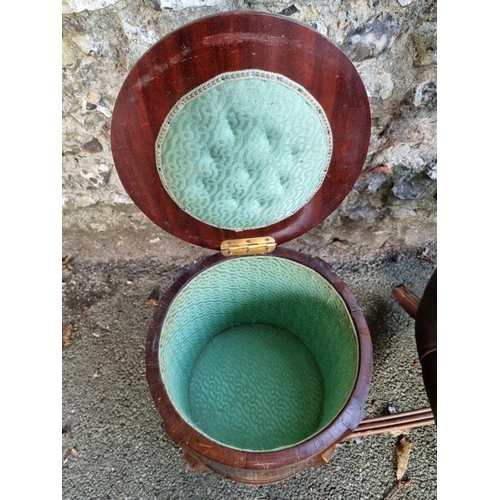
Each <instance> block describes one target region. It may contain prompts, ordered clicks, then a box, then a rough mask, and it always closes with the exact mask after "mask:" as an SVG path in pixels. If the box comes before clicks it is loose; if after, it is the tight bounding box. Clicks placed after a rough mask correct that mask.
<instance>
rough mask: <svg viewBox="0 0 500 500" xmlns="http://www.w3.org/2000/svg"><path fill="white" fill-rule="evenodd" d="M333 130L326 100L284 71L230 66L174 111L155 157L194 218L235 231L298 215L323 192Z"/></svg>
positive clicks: (179, 201)
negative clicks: (324, 106)
mask: <svg viewBox="0 0 500 500" xmlns="http://www.w3.org/2000/svg"><path fill="white" fill-rule="evenodd" d="M331 137H332V134H331V130H330V126H329V122H328V119H327V118H326V115H325V113H324V111H323V109H322V108H321V106H320V104H319V103H318V102H317V101H316V100H315V99H314V98H313V97H312V96H311V95H310V94H309V93H308V92H307V91H306V90H305V89H304V88H303V87H301V86H300V85H298V84H297V83H295V82H293V81H292V80H290V79H288V78H286V77H285V76H283V75H278V74H275V73H269V72H266V71H260V70H244V71H237V72H231V73H224V74H221V75H219V76H217V77H216V78H214V79H212V80H209V81H208V82H206V83H204V84H203V85H202V86H200V87H197V88H196V89H194V90H192V91H191V92H189V93H188V94H186V95H185V96H184V97H183V98H182V100H181V101H179V102H178V103H177V104H176V105H175V106H174V107H173V109H172V110H171V112H170V113H169V114H168V116H167V118H166V119H165V122H164V123H163V126H162V128H161V130H160V133H159V135H158V138H157V142H156V162H157V166H158V172H159V174H160V178H161V180H162V183H163V185H164V187H165V189H166V190H167V192H168V193H169V195H170V196H171V198H172V199H173V200H174V201H175V202H176V203H177V205H179V206H180V207H181V208H182V209H183V210H184V211H185V212H187V213H189V214H190V215H192V216H193V217H194V218H196V219H198V220H200V221H202V222H205V223H207V224H210V225H212V226H216V227H219V228H223V229H231V230H235V231H239V230H243V229H255V228H261V227H266V226H269V225H271V224H274V223H276V222H279V221H281V220H284V219H286V218H287V217H289V216H291V215H293V214H294V213H295V212H297V211H298V210H299V209H300V208H302V207H303V206H304V205H305V204H306V203H307V202H308V201H309V200H310V199H311V198H312V197H313V196H314V194H315V193H316V192H317V191H318V189H319V188H320V186H321V184H322V182H323V179H324V177H325V175H326V172H327V170H328V167H329V163H330V158H331V150H332V138H331Z"/></svg>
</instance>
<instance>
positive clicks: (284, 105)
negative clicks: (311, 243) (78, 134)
mask: <svg viewBox="0 0 500 500" xmlns="http://www.w3.org/2000/svg"><path fill="white" fill-rule="evenodd" d="M369 139H370V109H369V104H368V99H367V96H366V91H365V88H364V86H363V83H362V81H361V78H360V77H359V75H358V73H357V71H356V69H355V68H354V66H353V65H352V63H351V62H350V61H349V59H348V58H347V57H346V56H345V55H344V54H342V52H341V51H340V50H339V49H338V48H337V47H335V46H334V45H333V44H332V43H331V42H330V41H329V40H328V39H327V38H325V37H324V36H322V35H321V34H319V33H318V32H316V31H314V30H312V29H310V28H308V27H306V26H304V25H303V24H300V23H298V22H296V21H293V20H290V19H288V18H285V17H281V16H277V15H269V14H264V13H258V12H229V13H223V14H217V15H215V16H209V17H205V18H202V19H200V20H198V21H195V22H193V23H191V24H188V25H186V26H184V27H182V28H180V29H178V30H176V31H174V32H172V33H170V34H169V35H167V36H166V37H165V38H163V39H162V40H160V41H159V42H158V43H157V44H156V45H154V46H153V47H152V48H151V49H149V50H148V51H147V52H146V53H145V54H144V55H143V56H142V57H141V58H140V59H139V61H138V62H137V63H136V65H135V66H134V67H133V68H132V70H131V71H130V73H129V75H128V76H127V78H126V80H125V82H124V84H123V86H122V88H121V90H120V93H119V95H118V98H117V100H116V104H115V108H114V112H113V119H112V127H111V145H112V150H113V157H114V161H115V165H116V169H117V172H118V175H119V177H120V180H121V181H122V183H123V185H124V187H125V189H126V191H127V192H128V194H129V195H130V197H131V198H132V200H133V201H134V202H135V204H136V205H137V206H138V207H139V208H140V209H141V210H142V211H143V212H144V213H145V214H146V215H147V216H148V217H149V218H150V219H151V220H152V221H153V222H154V223H156V224H157V225H158V226H160V227H161V228H162V229H164V230H165V231H168V232H169V233H171V234H173V235H174V236H177V237H178V238H181V239H183V240H185V241H187V242H189V243H193V244H196V245H200V246H203V247H207V248H213V249H219V248H220V244H221V242H222V241H224V240H230V239H235V238H254V237H262V236H271V237H273V238H274V239H275V240H276V242H277V243H278V244H279V243H283V242H286V241H289V240H291V239H293V238H296V237H298V236H300V235H301V234H303V233H305V232H307V231H309V230H310V229H312V228H313V227H314V226H316V225H317V224H319V223H320V222H321V221H322V220H324V219H325V218H326V217H328V215H330V214H331V213H332V212H333V211H334V210H335V209H336V208H337V207H338V206H339V205H340V203H341V202H342V201H343V199H344V198H345V197H346V196H347V194H348V193H349V191H350V190H351V188H352V186H353V185H354V183H355V181H356V179H357V177H358V176H359V174H360V172H361V169H362V167H363V164H364V161H365V158H366V153H367V149H368V143H369Z"/></svg>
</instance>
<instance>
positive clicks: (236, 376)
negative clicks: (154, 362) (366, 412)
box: [159, 256, 359, 451]
mask: <svg viewBox="0 0 500 500" xmlns="http://www.w3.org/2000/svg"><path fill="white" fill-rule="evenodd" d="M159 364H160V371H161V375H162V380H163V383H164V384H165V388H166V390H167V393H168V395H169V398H170V400H171V401H172V404H173V405H174V407H175V408H176V410H177V411H178V413H179V414H180V415H181V416H182V418H183V419H184V420H185V421H186V422H188V423H189V424H190V425H191V426H192V427H193V428H195V429H196V430H198V432H200V433H202V434H203V435H205V436H207V437H208V438H210V439H211V440H213V441H216V442H218V443H220V444H222V445H225V446H228V447H232V448H235V449H239V450H245V451H271V450H279V449H284V448H287V447H290V446H295V445H296V444H298V443H300V442H303V441H305V440H307V439H309V438H311V437H312V436H314V435H315V434H317V433H318V432H320V431H321V430H322V429H324V428H325V427H326V426H327V425H328V424H330V423H331V422H332V421H333V420H334V419H335V417H336V416H337V415H338V414H339V413H340V411H341V410H342V408H343V407H344V405H345V404H346V403H347V401H348V400H349V398H350V396H351V393H352V390H353V387H354V385H355V382H356V378H357V373H358V365H359V348H358V337H357V333H356V329H355V327H354V324H353V322H352V319H351V316H350V314H349V312H348V309H347V307H346V305H345V303H344V301H343V299H342V297H341V296H340V295H339V294H338V292H337V291H336V290H335V288H334V287H333V286H332V285H331V284H330V283H328V281H326V280H325V279H324V278H323V277H322V276H321V275H319V274H318V273H316V272H315V271H313V270H312V269H310V268H308V267H306V266H304V265H302V264H299V263H296V262H294V261H291V260H288V259H283V258H279V257H273V256H253V257H243V258H237V259H228V260H225V261H222V262H220V263H218V264H216V265H214V266H212V267H209V268H207V269H205V270H204V271H202V272H201V273H199V274H198V275H196V276H195V277H194V278H192V279H191V280H190V281H189V282H188V283H187V284H186V285H185V286H184V287H183V288H182V289H181V290H180V292H179V293H178V294H177V295H176V297H175V298H174V299H173V301H172V303H171V304H170V307H169V310H168V313H167V316H166V318H165V321H164V324H163V327H162V333H161V337H160V345H159Z"/></svg>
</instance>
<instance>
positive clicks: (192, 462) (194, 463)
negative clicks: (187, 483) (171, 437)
mask: <svg viewBox="0 0 500 500" xmlns="http://www.w3.org/2000/svg"><path fill="white" fill-rule="evenodd" d="M182 458H183V459H184V460H185V461H186V462H187V463H188V465H189V466H190V467H191V469H193V470H194V471H196V472H208V471H209V470H210V469H209V468H208V467H206V466H205V465H204V464H202V463H201V462H200V461H199V460H197V459H196V458H194V457H193V455H190V454H189V453H188V452H187V451H186V450H183V451H182Z"/></svg>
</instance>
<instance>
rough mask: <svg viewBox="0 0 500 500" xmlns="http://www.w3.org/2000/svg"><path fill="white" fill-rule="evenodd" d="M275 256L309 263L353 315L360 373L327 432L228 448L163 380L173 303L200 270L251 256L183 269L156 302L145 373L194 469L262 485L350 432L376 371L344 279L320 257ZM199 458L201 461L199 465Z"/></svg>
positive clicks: (282, 252) (279, 252)
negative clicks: (272, 445) (197, 422)
mask: <svg viewBox="0 0 500 500" xmlns="http://www.w3.org/2000/svg"><path fill="white" fill-rule="evenodd" d="M273 255H274V256H276V257H279V258H284V259H289V260H293V261H295V262H298V263H301V264H303V265H306V266H308V267H310V268H311V269H313V270H315V271H316V272H318V273H319V274H320V275H321V276H322V277H323V278H324V279H326V280H327V281H328V282H329V283H330V284H331V285H332V286H333V287H334V288H335V289H336V290H337V292H338V293H339V294H340V295H341V296H342V298H343V299H344V302H345V304H346V306H347V308H348V310H349V313H350V315H351V317H352V319H353V322H354V325H355V328H356V332H357V335H358V339H359V347H360V349H359V351H360V360H359V372H358V377H357V380H356V384H355V387H354V389H353V392H352V394H351V397H350V399H349V400H348V402H347V403H346V405H345V407H344V408H343V410H342V412H341V413H340V414H339V416H338V417H337V418H336V419H335V420H334V421H333V422H332V423H331V424H330V425H329V426H328V427H327V428H326V429H324V430H323V431H321V432H320V433H318V434H317V435H316V436H314V437H313V438H311V439H309V440H308V441H306V442H304V443H301V444H299V445H297V446H293V447H291V448H288V449H285V450H281V451H273V452H263V453H249V452H243V451H238V450H234V449H232V448H227V447H224V446H222V445H220V444H218V443H215V442H213V441H211V440H210V439H208V438H206V437H205V436H203V435H201V434H200V433H199V432H197V431H196V430H195V429H194V428H192V427H191V426H190V425H189V424H188V423H187V422H186V421H185V420H183V419H182V417H181V416H180V415H179V414H178V413H177V411H176V410H175V408H174V406H173V404H172V402H171V401H170V398H169V397H168V395H167V392H166V390H165V386H164V384H163V382H162V379H161V375H160V367H159V358H158V347H159V341H160V335H161V328H162V325H163V321H164V319H165V316H166V314H167V313H168V309H169V307H170V303H171V302H172V300H173V298H174V297H175V296H176V294H177V293H178V292H179V291H180V290H181V288H182V287H183V285H184V284H186V283H187V282H188V281H189V280H190V279H191V278H192V277H194V276H195V275H196V274H197V273H199V272H201V271H202V270H204V269H206V268H208V267H210V266H214V265H217V264H218V263H220V262H222V261H224V260H225V259H231V258H243V259H247V258H248V259H251V258H252V257H224V256H223V255H222V254H220V253H217V254H214V255H212V256H210V257H208V258H206V259H205V260H203V261H201V262H198V263H196V264H194V265H193V266H190V267H189V268H187V269H185V270H183V272H182V273H180V274H179V275H178V276H177V279H176V280H175V281H174V283H173V284H172V286H171V287H170V289H169V290H168V291H167V292H166V293H165V295H164V296H163V298H162V299H161V300H160V302H159V303H158V306H157V308H156V310H155V314H154V317H153V320H152V323H151V326H150V329H149V333H148V338H147V343H146V375H147V379H148V384H149V388H150V391H151V394H152V396H153V400H154V403H155V405H156V407H157V409H158V411H159V413H160V415H161V416H162V418H163V422H164V428H165V430H166V432H167V434H168V435H169V436H170V438H171V439H172V441H173V442H174V443H175V444H176V445H178V446H180V447H181V448H182V449H183V450H184V452H185V453H186V456H189V457H190V463H191V466H192V467H193V468H195V470H202V469H203V466H204V467H207V468H209V469H211V470H213V471H215V472H217V473H218V474H221V475H223V476H225V477H229V478H231V479H234V480H236V481H240V482H246V483H252V484H264V483H270V482H275V481H280V480H282V479H285V478H286V477H290V476H291V475H294V474H295V473H297V472H299V471H300V470H302V469H305V468H306V467H308V466H309V465H311V464H313V463H318V461H316V462H314V460H315V457H317V456H320V455H322V454H323V453H324V452H325V451H327V449H329V448H331V447H332V445H334V444H335V443H337V442H339V441H340V440H342V439H343V438H344V437H346V436H348V435H349V434H351V432H352V431H353V430H354V429H356V427H357V426H358V424H359V423H360V422H361V420H362V418H363V417H364V413H365V412H364V407H363V406H364V402H365V399H366V396H367V394H368V390H369V386H370V381H371V375H372V365H373V356H372V343H371V336H370V332H369V330H368V326H367V324H366V321H365V319H364V317H363V314H362V312H361V309H360V307H359V305H358V303H357V301H356V299H355V297H354V296H353V295H352V293H351V292H350V291H349V289H348V288H347V286H346V284H345V283H344V282H343V281H342V280H341V279H340V278H339V277H338V276H337V275H336V274H335V273H333V271H332V270H331V267H330V266H329V265H328V264H327V263H326V262H325V261H323V260H321V259H319V258H318V257H316V258H313V257H310V256H308V255H304V254H302V253H299V252H296V251H293V250H290V249H286V248H282V247H278V248H277V249H276V250H275V252H274V253H273ZM196 462H200V464H201V465H200V464H197V463H196Z"/></svg>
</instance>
